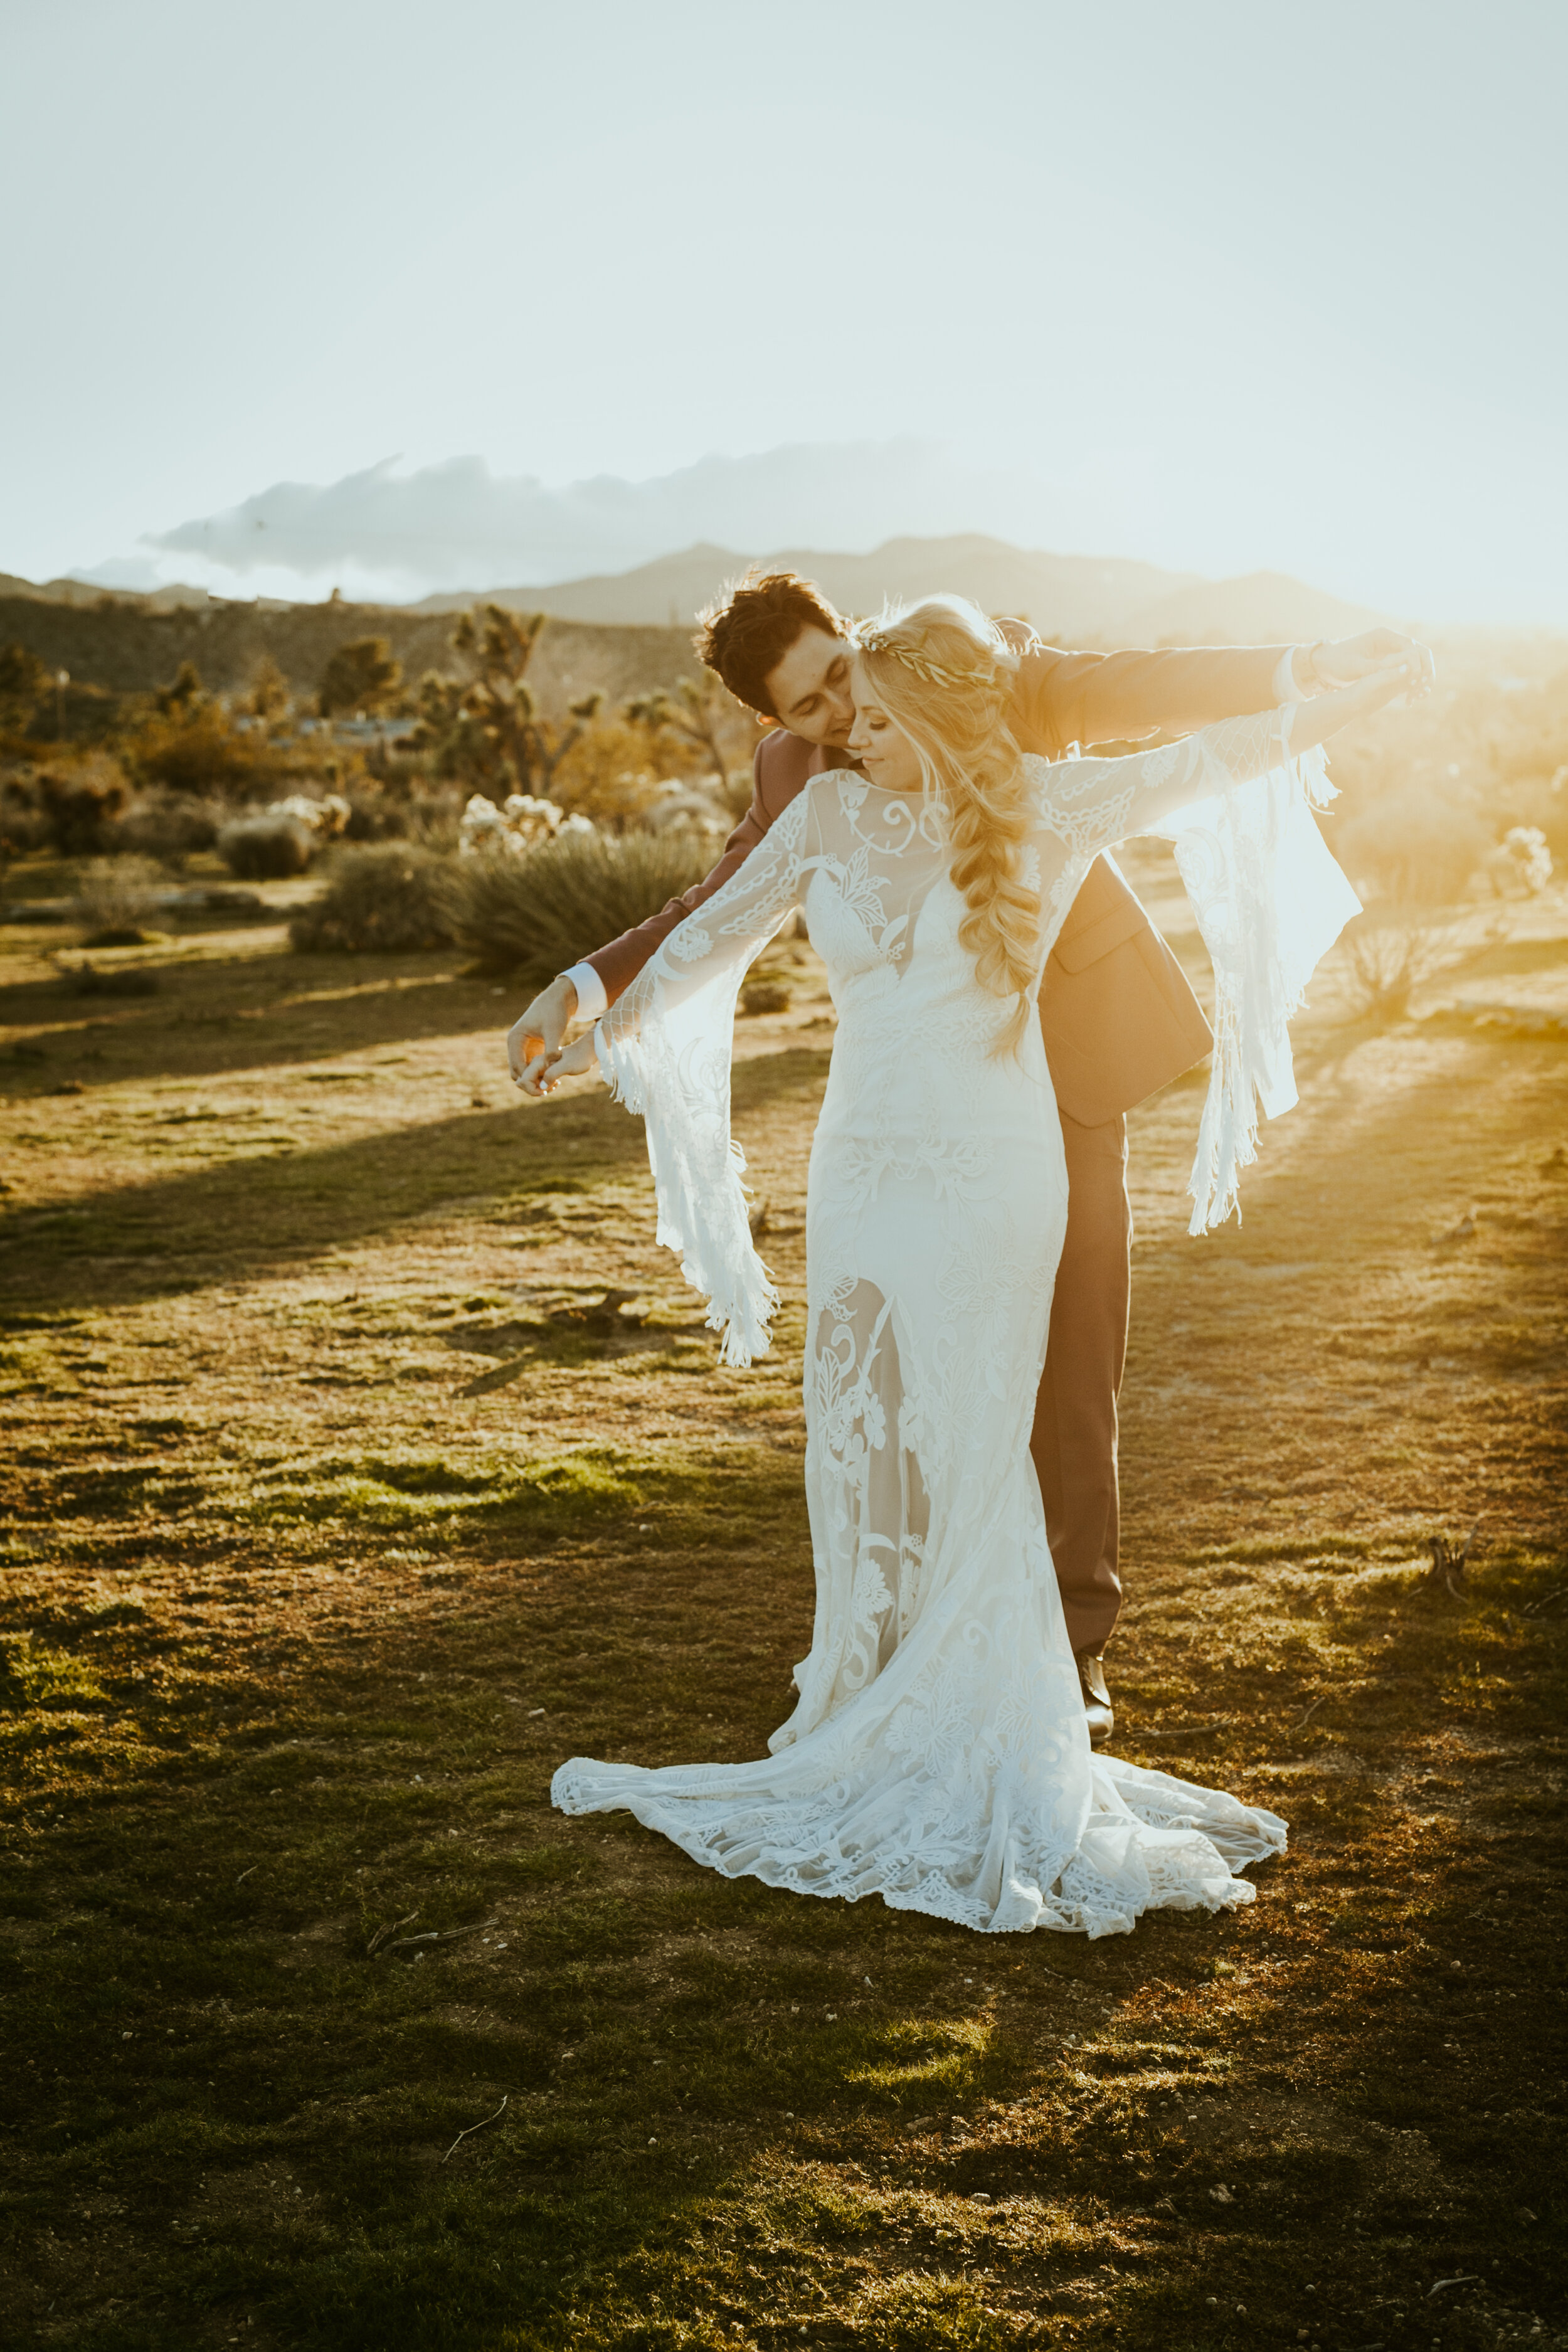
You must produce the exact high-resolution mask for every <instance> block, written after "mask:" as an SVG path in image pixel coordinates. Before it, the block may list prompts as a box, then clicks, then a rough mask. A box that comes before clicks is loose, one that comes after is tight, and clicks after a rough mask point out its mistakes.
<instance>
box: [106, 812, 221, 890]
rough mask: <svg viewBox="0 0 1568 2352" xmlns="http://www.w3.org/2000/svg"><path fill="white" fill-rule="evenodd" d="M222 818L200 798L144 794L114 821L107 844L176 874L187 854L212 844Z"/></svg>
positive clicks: (209, 846)
mask: <svg viewBox="0 0 1568 2352" xmlns="http://www.w3.org/2000/svg"><path fill="white" fill-rule="evenodd" d="M221 821H222V820H221V819H220V818H219V817H218V816H217V815H216V814H214V812H213V811H212V809H210V808H208V807H205V806H204V804H203V803H201V802H200V801H189V800H184V799H182V798H181V797H180V796H179V795H178V794H177V793H144V794H143V795H142V798H141V799H140V800H139V801H137V802H136V803H135V804H134V805H133V806H132V808H131V809H130V810H128V811H127V813H126V814H125V815H124V816H122V817H119V818H117V819H116V820H115V823H114V824H113V825H112V827H111V828H110V835H109V844H108V845H109V846H110V848H111V849H115V850H126V851H129V852H130V853H131V855H132V856H136V857H151V858H153V859H155V860H156V862H157V863H158V864H159V865H160V866H162V867H163V870H164V872H165V873H168V874H177V873H178V872H179V871H180V869H181V867H182V866H184V862H185V860H186V858H187V857H195V856H197V855H198V853H199V852H200V851H202V850H204V849H210V848H211V847H212V845H213V844H214V842H216V839H217V836H218V826H219V824H220V823H221Z"/></svg>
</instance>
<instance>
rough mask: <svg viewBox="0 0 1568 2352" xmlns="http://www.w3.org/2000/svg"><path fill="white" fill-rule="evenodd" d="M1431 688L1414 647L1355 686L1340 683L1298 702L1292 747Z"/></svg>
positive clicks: (1315, 740) (1306, 744)
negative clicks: (1327, 691)
mask: <svg viewBox="0 0 1568 2352" xmlns="http://www.w3.org/2000/svg"><path fill="white" fill-rule="evenodd" d="M1428 691H1429V684H1428V680H1427V678H1426V674H1425V671H1424V668H1423V665H1422V663H1421V661H1420V659H1419V648H1413V649H1412V652H1411V653H1410V654H1408V655H1402V656H1400V658H1399V659H1398V660H1397V661H1393V662H1390V663H1389V664H1388V665H1387V666H1386V667H1384V668H1382V669H1376V670H1373V673H1372V675H1371V676H1370V677H1363V678H1362V679H1361V680H1359V682H1358V683H1357V684H1356V685H1354V686H1342V687H1337V688H1335V689H1334V691H1333V692H1332V693H1331V694H1320V695H1319V696H1317V697H1316V698H1315V699H1314V700H1313V701H1311V702H1299V703H1297V704H1296V706H1295V708H1294V710H1293V711H1292V713H1291V725H1290V749H1291V751H1310V750H1311V748H1312V745H1313V744H1314V743H1321V742H1322V741H1323V740H1325V738H1326V737H1328V736H1330V735H1333V734H1337V733H1338V731H1339V730H1340V729H1341V728H1342V727H1348V726H1349V725H1350V724H1351V721H1352V719H1370V718H1371V717H1372V714H1373V711H1374V710H1385V709H1387V708H1388V705H1389V704H1390V703H1391V702H1401V701H1414V700H1415V698H1416V697H1417V696H1419V695H1424V694H1426V693H1427V692H1428Z"/></svg>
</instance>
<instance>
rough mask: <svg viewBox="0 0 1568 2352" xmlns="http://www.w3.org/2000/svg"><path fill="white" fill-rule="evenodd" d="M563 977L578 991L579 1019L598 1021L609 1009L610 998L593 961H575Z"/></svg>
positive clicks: (564, 972)
mask: <svg viewBox="0 0 1568 2352" xmlns="http://www.w3.org/2000/svg"><path fill="white" fill-rule="evenodd" d="M561 977H562V979H563V980H569V981H570V982H571V983H572V985H573V987H574V989H575V990H576V992H577V1018H578V1020H579V1021H597V1020H598V1019H600V1017H601V1016H602V1015H603V1014H604V1013H607V1012H608V1011H609V1009H610V1000H609V996H608V994H607V993H606V992H605V983H604V982H603V981H602V980H601V979H600V978H599V975H598V973H597V972H596V971H595V970H594V967H593V965H592V964H591V963H574V964H573V965H572V967H571V968H570V970H569V971H563V973H562V975H561Z"/></svg>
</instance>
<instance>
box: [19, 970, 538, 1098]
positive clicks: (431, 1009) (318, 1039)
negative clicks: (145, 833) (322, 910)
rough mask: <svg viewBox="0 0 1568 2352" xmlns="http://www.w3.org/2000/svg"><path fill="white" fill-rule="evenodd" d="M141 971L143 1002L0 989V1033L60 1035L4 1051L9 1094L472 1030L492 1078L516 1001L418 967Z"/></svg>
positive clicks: (60, 987)
mask: <svg viewBox="0 0 1568 2352" xmlns="http://www.w3.org/2000/svg"><path fill="white" fill-rule="evenodd" d="M74 960H75V959H74V957H73V961H74ZM150 969H151V970H152V971H153V975H154V977H155V978H156V980H157V983H158V986H157V990H156V992H155V993H153V994H152V995H149V996H145V997H136V996H132V997H117V996H112V995H85V996H84V995H82V994H79V992H77V991H76V990H75V989H74V988H73V987H72V986H71V984H70V983H68V982H64V981H58V980H51V981H26V982H17V983H16V984H14V985H13V986H11V987H9V988H4V989H0V1024H6V1025H8V1026H10V1027H12V1028H16V1029H21V1030H34V1031H37V1030H46V1031H47V1030H49V1029H52V1028H55V1027H56V1025H57V1024H61V1023H65V1024H71V1025H70V1026H68V1027H67V1028H65V1029H63V1030H60V1031H59V1033H58V1034H55V1035H53V1036H45V1037H43V1038H38V1039H31V1040H26V1039H25V1040H24V1041H23V1046H24V1050H23V1054H22V1055H21V1057H20V1058H19V1059H18V1057H17V1055H16V1049H15V1047H14V1046H13V1047H12V1048H11V1049H9V1051H8V1053H7V1054H6V1055H5V1059H6V1060H7V1062H8V1063H9V1064H11V1065H14V1069H11V1068H8V1070H7V1077H8V1081H9V1083H10V1085H11V1087H12V1088H13V1090H15V1091H22V1090H24V1089H25V1088H26V1087H27V1086H28V1084H29V1083H30V1084H31V1085H32V1086H33V1087H37V1089H38V1090H39V1091H41V1092H46V1093H47V1091H48V1090H49V1088H50V1087H54V1086H57V1085H58V1084H59V1083H60V1081H61V1079H62V1078H68V1077H79V1078H80V1079H82V1080H83V1081H84V1082H86V1083H87V1084H88V1085H89V1086H90V1085H91V1084H92V1083H93V1081H94V1079H95V1078H96V1079H100V1080H102V1081H103V1082H105V1083H108V1082H110V1080H112V1082H114V1083H117V1084H123V1083H124V1082H126V1081H128V1080H129V1081H132V1082H136V1081H145V1080H147V1079H150V1078H161V1077H179V1078H193V1079H201V1078H208V1077H217V1076H227V1075H232V1074H234V1073H236V1072H237V1071H242V1070H249V1069H261V1068H271V1067H273V1066H277V1065H279V1064H285V1065H286V1064H287V1063H288V1062H289V1061H311V1060H318V1059H321V1057H323V1056H330V1055H340V1054H354V1053H363V1052H366V1051H368V1050H370V1049H373V1048H375V1047H379V1046H386V1045H410V1044H419V1043H421V1042H424V1041H426V1040H429V1039H432V1038H439V1037H450V1036H455V1035H471V1034H474V1033H475V1032H478V1031H482V1030H493V1031H494V1032H495V1035H496V1070H497V1076H498V1077H504V1075H505V1069H504V1057H503V1055H502V1052H501V1035H502V1033H503V1031H504V1029H505V1027H506V1025H507V1023H508V1022H510V1020H511V1019H512V1018H513V1016H514V1015H515V1013H517V1011H518V1010H519V1009H520V1007H521V1003H522V1001H523V999H522V997H521V994H520V993H519V992H517V991H516V990H511V991H509V992H508V993H507V995H506V997H505V999H504V1000H503V999H502V998H500V997H498V996H497V995H496V994H495V993H494V992H493V991H492V989H491V986H490V984H489V982H474V981H468V980H465V979H463V978H462V977H460V976H458V975H454V973H453V971H452V970H451V966H450V961H449V960H447V961H446V962H444V963H443V964H440V965H437V964H436V963H435V961H434V960H433V959H432V958H430V957H423V958H415V957H410V956H400V957H393V956H376V957H370V956H366V957H355V958H353V959H351V960H347V961H333V960H332V959H331V958H328V957H325V956H300V957H297V958H291V959H290V958H287V957H283V956H251V957H235V958H234V959H232V960H221V961H220V960H218V959H214V960H212V961H205V962H201V963H168V964H162V965H154V966H152V967H150ZM340 991H341V992H342V993H339V992H340ZM323 997H325V1001H322V999H323ZM311 998H314V999H315V1000H316V1001H314V1002H310V1001H301V1000H308V999H311ZM503 1016H504V1017H503ZM79 1023H80V1024H86V1025H85V1026H81V1027H79V1026H76V1025H75V1024H79ZM306 1032H308V1033H309V1034H303V1033H306ZM110 1040H112V1057H111V1058H112V1069H111V1070H109V1069H105V1068H103V1067H102V1066H101V1065H102V1063H103V1061H104V1059H105V1057H106V1054H107V1049H108V1047H109V1045H110ZM35 1056H40V1057H41V1058H34V1057H35Z"/></svg>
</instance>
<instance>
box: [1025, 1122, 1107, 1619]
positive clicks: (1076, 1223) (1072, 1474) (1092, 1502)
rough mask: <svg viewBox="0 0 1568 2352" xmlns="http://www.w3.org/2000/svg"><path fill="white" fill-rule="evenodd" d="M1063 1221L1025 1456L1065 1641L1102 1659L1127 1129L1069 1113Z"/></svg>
mask: <svg viewBox="0 0 1568 2352" xmlns="http://www.w3.org/2000/svg"><path fill="white" fill-rule="evenodd" d="M1062 1142H1063V1145H1064V1147H1065V1150H1066V1154H1067V1170H1068V1202H1069V1209H1068V1222H1067V1234H1066V1236H1065V1238H1064V1240H1063V1243H1062V1255H1061V1263H1060V1265H1058V1268H1057V1286H1056V1292H1055V1295H1054V1296H1053V1297H1052V1300H1051V1328H1050V1338H1049V1340H1048V1342H1047V1348H1046V1369H1045V1371H1044V1373H1043V1375H1042V1376H1041V1380H1040V1388H1039V1395H1038V1397H1037V1401H1036V1404H1035V1426H1034V1432H1033V1433H1032V1435H1031V1437H1030V1440H1029V1452H1030V1454H1031V1455H1032V1456H1033V1459H1034V1465H1035V1471H1036V1475H1037V1477H1038V1479H1039V1482H1040V1494H1041V1496H1042V1498H1043V1500H1044V1502H1045V1506H1046V1533H1047V1538H1048V1539H1049V1542H1050V1547H1051V1559H1052V1562H1053V1563H1054V1565H1055V1568H1056V1571H1057V1582H1058V1585H1059V1586H1060V1588H1061V1596H1062V1609H1063V1612H1064V1614H1065V1615H1066V1618H1067V1628H1068V1640H1069V1641H1070V1642H1071V1643H1072V1646H1073V1648H1074V1649H1075V1650H1094V1651H1100V1650H1102V1649H1103V1648H1104V1647H1105V1644H1106V1643H1107V1641H1108V1640H1109V1639H1110V1633H1111V1629H1112V1628H1113V1626H1114V1625H1115V1623H1116V1617H1117V1612H1118V1611H1119V1610H1120V1608H1121V1576H1120V1575H1119V1573H1118V1570H1117V1551H1118V1537H1119V1529H1120V1507H1119V1501H1118V1494H1117V1463H1116V1440H1117V1429H1116V1408H1117V1398H1118V1396H1119V1394H1120V1392H1121V1374H1122V1370H1123V1368H1124V1366H1125V1364H1126V1361H1127V1316H1128V1308H1129V1305H1130V1302H1131V1290H1132V1211H1131V1203H1130V1202H1129V1201H1128V1198H1127V1120H1126V1118H1125V1117H1121V1118H1113V1119H1110V1120H1108V1121H1107V1122H1106V1124H1105V1125H1104V1126H1103V1127H1082V1126H1080V1125H1079V1122H1078V1120H1077V1119H1075V1118H1068V1116H1067V1114H1066V1112H1065V1111H1064V1112H1063V1113H1062Z"/></svg>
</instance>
